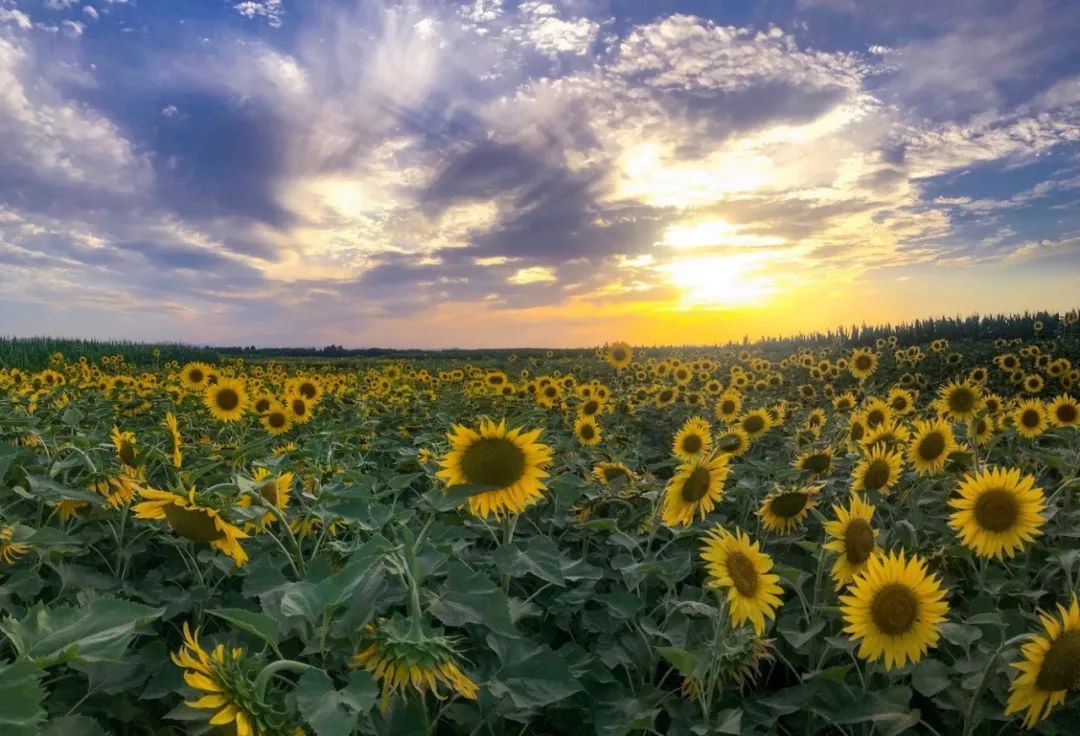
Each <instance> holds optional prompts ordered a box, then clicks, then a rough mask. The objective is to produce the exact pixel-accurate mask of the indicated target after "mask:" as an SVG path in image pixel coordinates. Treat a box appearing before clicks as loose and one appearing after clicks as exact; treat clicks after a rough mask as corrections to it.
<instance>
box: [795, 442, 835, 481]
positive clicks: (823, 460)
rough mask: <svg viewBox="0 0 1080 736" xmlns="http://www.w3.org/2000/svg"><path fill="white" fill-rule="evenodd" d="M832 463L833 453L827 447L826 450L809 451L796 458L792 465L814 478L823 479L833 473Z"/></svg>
mask: <svg viewBox="0 0 1080 736" xmlns="http://www.w3.org/2000/svg"><path fill="white" fill-rule="evenodd" d="M832 462H833V451H832V448H831V447H827V448H825V449H824V450H807V451H806V452H804V453H803V454H801V455H799V456H798V457H797V458H795V461H794V462H793V463H792V465H793V466H794V467H796V468H798V469H799V470H801V471H803V472H804V473H809V474H810V476H811V477H813V478H823V477H825V476H827V475H829V474H830V473H831V472H832Z"/></svg>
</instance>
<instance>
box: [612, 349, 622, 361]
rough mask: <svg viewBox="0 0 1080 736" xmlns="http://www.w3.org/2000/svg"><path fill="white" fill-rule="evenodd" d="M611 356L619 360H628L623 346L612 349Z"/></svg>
mask: <svg viewBox="0 0 1080 736" xmlns="http://www.w3.org/2000/svg"><path fill="white" fill-rule="evenodd" d="M611 357H612V358H614V359H615V360H617V361H623V360H626V351H625V350H623V349H622V348H615V349H614V350H612V351H611Z"/></svg>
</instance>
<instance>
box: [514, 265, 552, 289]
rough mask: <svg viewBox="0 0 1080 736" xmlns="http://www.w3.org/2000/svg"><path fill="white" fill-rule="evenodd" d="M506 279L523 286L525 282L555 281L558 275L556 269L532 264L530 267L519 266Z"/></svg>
mask: <svg viewBox="0 0 1080 736" xmlns="http://www.w3.org/2000/svg"><path fill="white" fill-rule="evenodd" d="M506 280H507V281H509V282H510V283H511V284H517V285H518V286H523V285H525V284H540V283H546V282H549V281H555V280H556V277H555V271H554V270H553V269H551V268H546V267H544V266H530V267H529V268H519V269H518V270H517V271H515V272H514V273H513V275H511V276H510V277H509V278H507V279H506Z"/></svg>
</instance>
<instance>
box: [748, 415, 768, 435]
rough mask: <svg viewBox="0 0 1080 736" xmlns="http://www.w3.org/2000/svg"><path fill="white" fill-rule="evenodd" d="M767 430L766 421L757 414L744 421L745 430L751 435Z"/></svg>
mask: <svg viewBox="0 0 1080 736" xmlns="http://www.w3.org/2000/svg"><path fill="white" fill-rule="evenodd" d="M764 428H765V420H764V419H762V418H761V417H760V416H758V415H757V414H751V415H750V416H748V417H747V418H746V419H745V420H743V429H745V430H746V431H747V432H749V433H750V434H755V433H757V432H760V431H761V430H763V429H764Z"/></svg>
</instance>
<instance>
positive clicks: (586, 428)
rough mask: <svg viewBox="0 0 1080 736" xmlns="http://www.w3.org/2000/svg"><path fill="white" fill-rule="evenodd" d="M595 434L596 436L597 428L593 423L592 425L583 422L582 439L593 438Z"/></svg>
mask: <svg viewBox="0 0 1080 736" xmlns="http://www.w3.org/2000/svg"><path fill="white" fill-rule="evenodd" d="M595 436H596V429H595V428H594V427H593V425H591V424H582V425H581V438H582V439H586V440H591V439H592V438H593V437H595Z"/></svg>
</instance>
